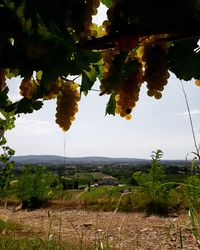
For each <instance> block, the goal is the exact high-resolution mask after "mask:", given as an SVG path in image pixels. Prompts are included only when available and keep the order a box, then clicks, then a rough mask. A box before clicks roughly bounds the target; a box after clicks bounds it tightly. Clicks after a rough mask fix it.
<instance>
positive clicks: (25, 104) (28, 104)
mask: <svg viewBox="0 0 200 250" xmlns="http://www.w3.org/2000/svg"><path fill="white" fill-rule="evenodd" d="M42 105H43V103H42V102H41V101H31V100H29V99H27V98H22V99H21V100H20V101H19V102H18V104H17V108H16V110H15V114H20V113H24V114H27V113H32V112H33V111H34V110H39V109H40V108H41V107H42Z"/></svg>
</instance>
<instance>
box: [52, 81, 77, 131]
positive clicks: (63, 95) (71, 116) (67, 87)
mask: <svg viewBox="0 0 200 250" xmlns="http://www.w3.org/2000/svg"><path fill="white" fill-rule="evenodd" d="M79 100H80V94H79V92H78V84H76V83H74V82H73V81H69V80H67V81H62V85H61V87H60V92H59V94H58V96H57V108H56V123H57V124H58V125H59V126H60V127H61V128H62V130H63V131H67V130H69V128H70V126H71V124H72V122H73V121H74V120H75V114H76V113H77V112H78V101H79Z"/></svg>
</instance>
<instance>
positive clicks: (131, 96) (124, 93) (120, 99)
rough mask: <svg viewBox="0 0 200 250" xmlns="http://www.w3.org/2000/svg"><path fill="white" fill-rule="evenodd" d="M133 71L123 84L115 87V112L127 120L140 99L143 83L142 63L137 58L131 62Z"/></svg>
mask: <svg viewBox="0 0 200 250" xmlns="http://www.w3.org/2000/svg"><path fill="white" fill-rule="evenodd" d="M131 67H132V68H131V71H130V72H129V74H128V75H127V77H126V78H125V79H124V81H123V82H122V84H120V85H118V86H117V88H116V89H115V93H116V96H115V101H116V108H115V113H116V114H119V115H120V116H121V117H125V118H126V119H127V120H130V119H131V118H132V115H131V112H132V109H133V108H134V107H135V105H136V102H137V101H138V100H139V92H140V87H141V84H142V83H143V71H142V64H141V62H139V61H138V60H137V58H135V60H134V61H133V62H132V63H131Z"/></svg>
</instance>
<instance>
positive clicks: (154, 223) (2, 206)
mask: <svg viewBox="0 0 200 250" xmlns="http://www.w3.org/2000/svg"><path fill="white" fill-rule="evenodd" d="M159 153H160V152H159V151H158V152H156V153H155V157H154V158H153V160H152V163H151V166H150V168H149V169H148V170H145V171H135V172H134V173H131V174H128V175H127V172H126V171H124V172H123V174H124V175H122V172H120V171H119V173H118V178H117V177H115V178H114V177H112V176H110V173H108V172H93V171H91V172H86V171H83V172H79V171H78V172H73V173H68V174H64V173H63V174H59V175H58V174H56V173H53V172H51V171H49V170H48V169H47V168H46V167H45V166H35V167H33V166H25V167H24V168H23V169H22V171H21V173H20V174H18V175H14V174H13V173H12V171H10V170H9V169H6V170H9V171H10V172H9V171H7V172H6V171H4V172H3V174H4V179H3V178H2V183H1V184H2V187H1V193H0V194H1V196H0V249H6V250H13V249H22V250H26V249H31V250H32V249H49V250H50V249H52V250H53V249H54V250H57V249H68V250H103V249H105V250H109V249H112V250H115V249H116V250H117V249H118V250H125V249H130V250H132V249H133V250H148V249H149V250H151V249H152V250H156V249H157V250H159V249H160V250H168V249H187V250H190V249H191V250H195V249H200V227H199V225H200V217H199V214H200V198H199V197H200V176H199V175H196V174H193V173H191V174H184V175H178V174H174V173H172V174H169V173H168V174H166V173H165V170H164V168H163V166H162V165H161V163H160V161H159V157H160V156H159ZM111 172H112V171H111ZM115 174H116V172H115ZM106 175H107V176H106ZM105 176H106V178H104V177H105ZM3 180H5V181H4V182H3ZM94 184H95V185H94Z"/></svg>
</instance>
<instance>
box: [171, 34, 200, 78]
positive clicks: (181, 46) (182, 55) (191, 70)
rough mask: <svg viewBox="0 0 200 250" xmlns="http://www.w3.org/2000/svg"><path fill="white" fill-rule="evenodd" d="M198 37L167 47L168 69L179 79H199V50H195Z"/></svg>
mask: <svg viewBox="0 0 200 250" xmlns="http://www.w3.org/2000/svg"><path fill="white" fill-rule="evenodd" d="M197 42H198V39H196V38H195V39H190V40H184V41H181V42H177V43H175V44H174V46H172V47H171V48H170V49H169V58H168V59H169V70H170V71H171V72H173V73H174V74H175V75H176V77H178V78H179V79H181V80H185V81H189V80H191V79H192V78H195V79H200V70H199V65H200V52H195V51H194V50H195V48H196V47H197Z"/></svg>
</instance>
